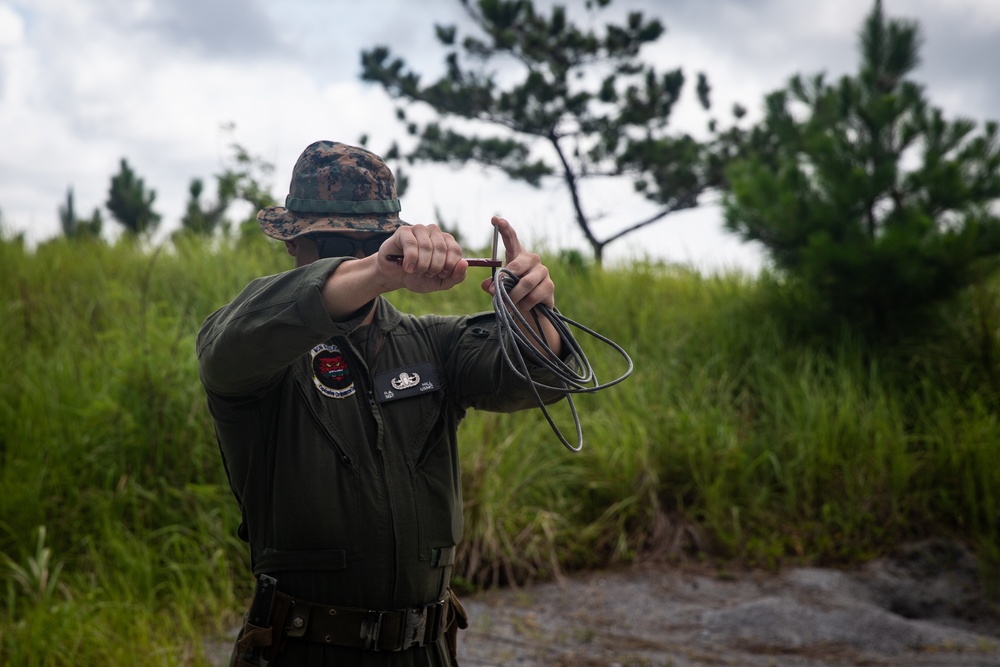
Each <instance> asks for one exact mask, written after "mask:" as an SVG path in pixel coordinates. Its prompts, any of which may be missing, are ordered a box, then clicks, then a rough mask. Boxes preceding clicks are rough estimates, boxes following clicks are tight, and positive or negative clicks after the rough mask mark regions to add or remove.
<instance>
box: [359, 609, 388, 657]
mask: <svg viewBox="0 0 1000 667" xmlns="http://www.w3.org/2000/svg"><path fill="white" fill-rule="evenodd" d="M383 613H384V612H381V611H369V612H368V617H367V618H366V619H365V620H364V621H362V623H361V648H363V649H365V650H366V651H377V650H379V649H378V639H379V635H380V634H381V632H382V614H383Z"/></svg>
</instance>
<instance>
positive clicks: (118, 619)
mask: <svg viewBox="0 0 1000 667" xmlns="http://www.w3.org/2000/svg"><path fill="white" fill-rule="evenodd" d="M547 261H548V265H549V268H550V270H551V271H552V275H553V277H554V280H555V281H556V283H557V285H558V300H559V307H560V310H561V311H562V312H564V313H565V314H566V315H567V316H568V317H571V318H573V319H575V320H577V321H580V322H582V323H584V324H587V325H588V326H592V327H594V328H596V329H597V330H598V331H600V332H601V333H602V334H605V335H608V336H610V337H611V338H612V339H614V340H616V341H617V342H619V343H620V344H622V345H623V346H624V347H625V348H626V349H627V350H628V351H629V353H630V354H631V356H632V357H633V359H634V360H635V363H636V370H635V373H634V374H633V376H632V377H631V378H630V379H629V380H627V381H626V382H624V383H622V384H620V385H617V386H615V387H613V388H611V389H609V390H607V391H606V392H602V393H601V394H598V395H595V396H581V397H579V401H578V406H579V408H580V412H581V415H582V418H583V429H584V437H585V446H584V449H583V452H582V453H580V454H579V455H572V454H569V453H567V452H566V450H565V449H564V448H563V447H562V445H560V444H559V442H558V441H557V440H556V439H555V436H554V435H553V434H552V433H551V431H550V430H549V427H548V424H547V423H546V422H545V420H544V418H543V417H542V416H541V414H540V413H538V411H529V412H524V413H519V414H513V415H494V414H485V413H478V412H473V413H471V414H470V415H469V416H468V418H467V419H466V421H465V422H464V423H463V425H462V432H461V461H462V475H463V494H464V497H465V501H466V508H465V512H466V523H467V525H466V533H465V539H464V541H463V542H462V545H461V547H460V549H461V553H460V556H461V557H460V559H459V561H458V563H457V567H456V573H457V575H458V576H459V577H460V582H464V583H465V585H467V586H484V585H492V584H496V583H503V582H510V581H517V582H523V581H527V580H529V579H545V578H549V577H551V576H553V575H554V574H555V573H556V572H559V571H571V570H574V569H577V568H584V567H605V566H609V565H614V564H621V563H627V562H630V561H632V560H634V559H636V558H638V557H639V556H640V555H649V554H656V555H659V556H660V557H667V558H677V559H682V558H705V559H738V560H739V561H741V562H743V563H750V564H757V565H768V566H773V565H777V564H781V563H788V562H797V563H816V564H822V563H852V562H857V561H859V560H864V559H867V558H869V557H872V556H875V555H878V554H881V553H884V552H886V551H888V550H890V549H892V548H893V547H894V546H895V545H897V544H899V543H900V542H901V541H904V540H908V539H914V538H920V537H926V536H946V537H951V538H953V539H956V540H960V541H963V542H967V543H969V544H972V545H974V546H976V547H977V548H978V551H979V553H980V554H981V556H982V557H983V561H984V563H986V564H987V566H988V567H991V568H992V570H991V571H993V572H1000V550H998V548H997V545H998V544H1000V492H998V490H1000V452H998V450H997V447H996V442H997V441H998V439H1000V422H998V420H997V418H996V415H997V413H998V408H1000V354H998V352H1000V337H998V335H997V332H998V331H1000V295H998V290H997V289H996V286H995V285H983V286H980V287H978V288H976V289H975V290H968V291H965V292H962V293H961V295H960V297H959V298H958V299H957V300H955V301H953V302H952V303H951V304H950V305H949V307H948V311H947V313H945V315H946V316H947V317H943V318H942V319H943V320H946V321H948V322H949V325H948V328H946V329H942V330H940V331H939V332H938V335H937V336H935V337H934V338H930V339H928V338H923V339H914V340H908V341H906V342H905V344H901V345H900V346H898V347H897V348H895V349H894V350H893V351H891V352H888V351H886V350H884V349H882V350H879V349H874V348H871V347H868V346H866V344H865V343H864V342H862V341H860V340H858V339H856V338H853V337H850V336H847V335H844V336H842V337H840V338H838V339H837V340H836V341H835V343H833V344H830V345H827V346H824V347H822V348H817V349H812V348H810V347H808V346H806V345H804V344H802V343H801V342H797V341H798V340H799V339H797V338H790V337H789V336H788V335H787V334H786V329H785V327H784V326H782V324H781V318H780V317H778V316H775V315H774V314H773V313H772V310H771V307H770V304H771V303H772V299H773V296H772V290H773V289H774V286H773V284H772V283H771V282H769V280H768V279H757V278H753V279H751V278H748V277H746V276H741V275H736V274H734V275H724V276H712V277H704V276H700V275H698V274H695V273H691V272H689V271H686V270H681V269H676V268H673V267H669V266H663V265H658V264H653V263H637V264H635V265H632V266H627V267H621V268H615V269H609V268H605V269H598V268H596V267H592V266H587V265H586V264H581V263H580V262H579V261H578V260H577V259H573V258H572V257H567V261H566V262H565V263H564V262H563V261H561V260H559V259H557V258H554V257H551V256H550V257H548V260H547ZM290 264H291V262H290V259H289V257H288V256H287V254H285V252H284V248H283V247H282V246H281V244H278V243H273V242H269V241H266V240H264V239H259V240H258V242H253V243H251V242H249V241H248V240H245V239H239V238H236V237H221V238H219V239H216V240H215V241H214V242H213V243H206V242H205V240H204V239H203V238H196V237H188V236H184V237H179V238H177V239H176V240H175V241H174V244H173V245H172V246H171V247H164V248H161V249H159V250H156V251H150V250H149V249H148V247H147V246H146V245H145V244H141V243H136V242H135V241H134V240H133V239H129V238H126V239H122V240H121V241H119V242H118V243H116V244H114V245H108V244H93V246H92V247H91V246H88V252H86V253H81V252H80V246H79V244H78V243H76V242H72V241H69V240H66V239H56V240H54V241H52V242H49V243H46V244H44V245H42V246H40V247H38V248H37V249H35V250H31V249H29V248H28V247H26V246H25V244H23V243H20V242H18V241H17V240H10V239H5V240H2V241H0V265H2V266H3V267H4V270H5V280H4V281H0V367H2V368H3V369H4V373H3V374H2V375H0V488H2V489H3V493H0V554H2V556H0V572H2V573H3V575H2V580H3V582H4V583H3V585H2V586H0V596H3V597H2V603H0V664H11V665H26V666H28V667H32V666H36V665H37V666H41V665H46V666H49V665H78V664H114V665H144V664H150V663H155V664H164V665H188V664H205V663H206V661H207V660H206V657H205V655H204V648H203V640H204V638H205V637H206V636H207V637H212V638H215V637H218V636H223V635H226V634H227V633H230V632H231V630H232V628H233V627H235V625H236V624H237V620H238V618H239V615H240V614H241V613H242V611H243V608H244V605H245V604H246V601H247V597H248V594H249V585H250V575H249V567H248V563H247V553H246V551H247V550H246V546H245V545H244V544H242V543H241V542H240V541H239V540H238V538H237V537H236V535H235V531H236V526H237V525H238V524H239V520H240V518H239V515H238V512H237V510H236V505H235V501H234V500H233V498H232V493H231V491H230V489H229V486H228V483H227V481H226V480H225V475H224V471H223V468H222V464H221V460H220V458H219V454H218V447H217V445H216V442H215V439H214V435H213V428H212V423H211V419H210V417H209V415H208V413H207V409H206V406H205V401H204V395H203V392H202V388H201V385H200V383H199V381H198V377H197V367H196V362H195V358H194V338H195V335H196V332H197V329H198V327H199V326H200V323H201V322H202V321H203V319H204V318H205V317H206V316H207V315H208V314H209V313H210V312H212V311H213V310H214V309H215V308H217V307H218V306H220V305H221V304H223V303H225V302H227V301H228V300H230V299H231V298H232V297H233V296H234V295H235V294H236V293H237V292H238V291H239V290H240V289H242V288H243V287H244V286H245V285H246V283H247V282H249V281H250V280H251V279H252V278H254V277H257V276H260V275H268V274H272V273H275V272H278V271H281V270H284V269H286V268H289V266H290ZM473 278H474V277H473ZM478 283H479V281H478V280H475V279H471V280H468V281H466V283H463V284H462V285H460V286H458V287H456V288H454V289H452V290H449V291H447V292H442V293H439V294H434V295H414V294H408V293H396V294H392V295H390V296H389V298H390V299H391V300H392V301H393V302H394V303H395V304H396V305H397V306H399V307H400V308H402V309H404V310H407V311H410V312H415V313H422V312H444V313H466V312H475V311H481V310H484V309H488V308H489V307H490V301H489V297H488V295H486V294H484V293H483V292H482V291H481V289H480V287H479V284H478ZM579 340H580V342H581V344H582V345H584V346H585V349H586V351H587V354H588V356H589V357H590V359H591V361H592V363H593V364H594V367H595V371H596V373H597V374H598V377H601V378H604V379H609V378H611V377H613V376H614V375H615V374H617V373H619V372H620V371H621V370H622V369H621V361H620V360H619V359H618V358H617V357H616V355H615V354H614V353H612V352H610V351H607V350H604V349H603V348H602V347H600V346H599V345H596V344H593V343H591V342H590V341H589V340H588V339H587V337H585V336H583V335H581V336H579ZM554 416H555V418H556V420H557V423H559V424H560V425H562V426H563V427H564V428H571V427H572V424H571V422H570V415H569V413H568V411H567V410H566V408H565V404H560V405H559V406H557V409H556V411H555V413H554ZM40 527H44V529H41V528H40ZM164 628H170V631H169V632H164V630H163V629H164Z"/></svg>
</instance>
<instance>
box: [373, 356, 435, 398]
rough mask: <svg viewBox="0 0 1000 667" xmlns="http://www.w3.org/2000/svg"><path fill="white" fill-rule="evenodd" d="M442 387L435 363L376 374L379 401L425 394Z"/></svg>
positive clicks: (376, 390) (376, 393)
mask: <svg viewBox="0 0 1000 667" xmlns="http://www.w3.org/2000/svg"><path fill="white" fill-rule="evenodd" d="M440 388H441V385H440V383H438V379H437V373H435V372H434V364H431V363H426V364H420V365H417V366H407V367H406V368H397V369H396V370H393V371H388V372H386V373H379V374H378V375H376V376H375V400H377V401H378V402H379V403H385V402H387V401H395V400H397V399H400V398H407V397H409V396H417V395H419V394H425V393H427V392H428V391H437V390H438V389H440Z"/></svg>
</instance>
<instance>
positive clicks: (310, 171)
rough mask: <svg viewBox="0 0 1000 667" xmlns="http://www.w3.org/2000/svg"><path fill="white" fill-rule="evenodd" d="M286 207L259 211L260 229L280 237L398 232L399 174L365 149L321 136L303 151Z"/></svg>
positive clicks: (293, 176)
mask: <svg viewBox="0 0 1000 667" xmlns="http://www.w3.org/2000/svg"><path fill="white" fill-rule="evenodd" d="M288 191H289V192H288V196H287V197H286V198H285V205H284V206H271V207H268V208H265V209H263V210H261V211H260V212H259V213H258V214H257V224H258V225H259V226H260V229H261V231H263V232H264V233H265V234H267V235H268V236H270V237H272V238H276V239H279V240H281V241H287V240H289V239H293V238H295V237H296V236H300V235H302V234H314V233H318V232H342V231H359V232H393V231H395V230H396V228H397V227H399V226H400V225H408V224H409V223H407V222H403V221H402V220H400V219H399V209H400V205H399V199H398V198H397V197H396V179H395V178H394V177H393V175H392V171H390V170H389V167H388V166H387V165H386V163H385V162H383V160H382V158H380V157H379V156H377V155H375V154H374V153H372V152H370V151H367V150H365V149H363V148H357V147H355V146H348V145H347V144H342V143H338V142H336V141H317V142H316V143H314V144H312V145H310V146H309V147H308V148H306V149H305V150H304V151H302V155H300V156H299V159H298V161H297V162H296V163H295V168H294V169H293V170H292V182H291V184H290V185H289V186H288Z"/></svg>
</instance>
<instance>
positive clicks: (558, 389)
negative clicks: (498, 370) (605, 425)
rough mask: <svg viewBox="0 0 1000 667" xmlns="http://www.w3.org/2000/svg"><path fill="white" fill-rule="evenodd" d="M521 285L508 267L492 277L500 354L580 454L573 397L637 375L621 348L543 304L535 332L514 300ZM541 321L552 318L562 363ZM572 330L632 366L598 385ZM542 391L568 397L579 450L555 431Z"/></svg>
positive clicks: (535, 311)
mask: <svg viewBox="0 0 1000 667" xmlns="http://www.w3.org/2000/svg"><path fill="white" fill-rule="evenodd" d="M517 282H518V278H517V276H516V275H515V274H514V273H513V272H511V271H510V270H509V269H507V268H498V269H497V270H496V272H495V273H494V276H493V284H494V286H495V287H496V289H495V290H494V293H493V311H494V313H495V314H496V321H497V333H498V335H499V336H500V349H501V350H502V352H503V356H504V360H505V361H506V362H507V365H508V366H510V368H511V369H512V370H513V371H514V373H515V374H517V376H518V377H519V378H521V380H523V381H524V382H526V383H527V384H528V386H530V387H531V391H532V393H533V394H534V395H535V400H536V401H537V402H538V407H539V408H540V409H541V411H542V413H543V414H544V415H545V419H546V420H547V421H548V422H549V426H551V427H552V431H553V432H554V433H555V434H556V436H557V437H558V438H559V441H560V442H562V444H563V446H565V447H566V449H568V450H570V451H571V452H579V451H580V450H581V449H583V427H582V426H581V424H580V415H579V414H578V413H577V409H576V404H575V403H574V402H573V394H593V393H595V392H598V391H600V390H602V389H607V388H608V387H612V386H614V385H616V384H618V383H619V382H622V381H623V380H625V379H626V378H627V377H628V376H629V375H631V374H632V369H633V368H634V365H633V363H632V359H631V357H629V356H628V353H627V352H626V351H625V350H624V349H623V348H622V347H621V346H620V345H618V343H616V342H614V341H613V340H611V339H610V338H607V337H606V336H602V335H601V334H599V333H597V332H596V331H594V330H592V329H589V328H587V327H585V326H584V325H582V324H580V323H579V322H574V321H573V320H571V319H569V318H568V317H566V316H564V315H563V314H562V313H560V312H559V310H558V309H553V308H549V307H548V306H546V305H544V304H538V305H537V306H535V307H534V308H533V309H532V310H531V316H532V318H533V319H534V327H532V326H531V325H530V324H529V323H528V320H527V319H526V318H525V317H524V315H522V314H521V311H519V310H518V309H517V306H515V305H514V302H513V301H512V300H511V298H510V294H509V291H510V290H511V289H512V288H513V287H514V286H515V285H516V284H517ZM539 317H544V318H545V319H547V320H548V321H549V322H550V323H551V324H552V326H553V327H554V328H555V330H556V331H557V332H558V333H559V337H560V339H561V340H562V347H563V350H562V358H559V356H558V355H556V354H555V353H554V352H553V351H552V349H551V348H550V347H549V344H548V341H547V340H546V339H545V336H543V335H541V334H540V333H539V331H540V330H541V321H540V319H539ZM570 326H573V327H576V328H577V329H579V330H580V331H583V332H584V333H587V334H589V335H590V336H592V337H594V338H596V339H597V340H599V341H601V342H603V343H606V344H607V345H609V346H610V347H612V348H613V349H614V350H615V351H616V352H617V353H618V354H620V355H621V356H622V358H624V359H625V361H626V362H627V363H628V369H627V370H626V371H625V372H624V373H623V374H622V375H620V376H619V377H617V378H615V379H614V380H611V381H610V382H605V383H604V384H601V383H600V382H598V380H597V375H596V374H595V373H594V369H593V367H592V366H591V365H590V360H589V359H587V355H586V354H584V352H583V349H582V348H581V347H580V344H579V343H578V342H577V340H576V338H574V337H573V333H572V332H571V330H570ZM525 331H527V332H528V335H526V334H525ZM539 350H542V351H544V353H543V352H539ZM564 360H565V361H564ZM529 362H530V363H532V364H534V365H535V366H537V367H540V368H543V369H544V370H546V371H547V372H548V373H549V374H551V375H552V376H553V377H554V378H555V380H556V382H557V383H558V384H555V385H551V384H546V383H545V382H540V381H538V380H536V379H535V378H533V377H532V376H531V372H530V370H529V366H528V364H529ZM540 391H545V392H552V393H556V394H562V395H563V396H565V397H566V401H567V402H568V403H569V408H570V412H571V413H572V415H573V424H574V426H575V427H576V446H574V445H572V444H570V442H569V441H568V440H567V439H566V437H565V436H564V435H563V433H562V431H561V430H560V429H559V427H558V426H556V423H555V421H554V420H553V419H552V415H551V414H549V411H548V409H547V408H546V407H545V402H544V401H543V400H542V397H541V394H540V393H539V392H540Z"/></svg>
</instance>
